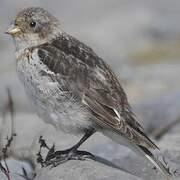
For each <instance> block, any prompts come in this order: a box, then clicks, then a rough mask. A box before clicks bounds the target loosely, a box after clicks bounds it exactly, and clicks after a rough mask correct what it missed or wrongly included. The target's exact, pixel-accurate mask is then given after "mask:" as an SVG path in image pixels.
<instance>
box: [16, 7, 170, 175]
mask: <svg viewBox="0 0 180 180" xmlns="http://www.w3.org/2000/svg"><path fill="white" fill-rule="evenodd" d="M34 23H35V24H36V25H35V26H34ZM15 25H16V26H18V27H19V28H20V31H19V32H18V33H15V34H13V36H14V40H15V44H16V59H17V72H18V75H19V77H20V79H21V81H22V82H23V83H24V86H25V89H26V92H27V94H28V96H29V97H30V99H31V101H32V102H33V104H34V106H35V109H36V111H37V113H38V114H39V116H40V117H41V118H42V119H43V120H44V121H46V122H47V123H51V124H53V125H54V126H55V127H56V128H57V129H61V130H63V131H64V132H68V133H72V134H75V135H76V134H82V133H85V132H86V130H88V129H92V128H93V129H95V130H96V131H101V132H102V133H104V134H105V135H107V136H109V137H111V138H112V139H113V140H115V141H117V142H120V143H122V144H125V145H128V146H129V147H131V148H132V149H133V150H135V151H136V152H137V151H138V152H140V153H141V154H143V155H144V156H146V157H147V158H148V159H150V160H151V161H152V162H153V163H154V165H155V166H156V167H157V168H159V170H160V171H162V172H163V173H165V174H166V175H167V174H169V172H168V171H167V170H166V168H165V167H164V166H163V165H162V164H161V163H160V162H159V161H158V160H156V159H155V158H154V156H153V155H152V154H151V152H150V151H149V150H148V149H149V148H153V149H156V148H157V146H156V145H155V144H154V143H153V142H152V141H151V140H150V139H149V138H148V137H147V136H146V135H145V133H144V132H143V129H142V127H141V125H140V124H139V123H138V122H137V121H136V116H135V115H134V114H133V112H132V111H131V107H130V105H129V103H128V101H127V98H126V94H125V92H124V90H123V89H122V87H121V85H120V83H119V80H118V79H117V76H116V75H115V74H114V72H113V71H112V69H111V68H110V66H109V65H107V64H106V63H105V62H104V61H103V60H102V59H101V58H100V57H99V56H98V55H97V54H96V53H95V52H94V51H93V50H92V49H91V48H89V47H88V46H86V45H85V44H83V43H82V42H80V41H79V40H77V39H76V38H74V37H72V36H70V35H68V34H67V33H65V32H63V31H62V30H61V28H60V24H59V22H58V21H57V19H56V18H55V17H53V16H52V15H50V14H49V13H48V12H47V11H45V10H43V9H41V8H28V9H25V10H23V11H22V12H20V13H19V14H18V16H17V17H16V20H15ZM28 25H30V27H28V28H27V26H28ZM31 25H33V26H34V27H31ZM26 29H27V30H26Z"/></svg>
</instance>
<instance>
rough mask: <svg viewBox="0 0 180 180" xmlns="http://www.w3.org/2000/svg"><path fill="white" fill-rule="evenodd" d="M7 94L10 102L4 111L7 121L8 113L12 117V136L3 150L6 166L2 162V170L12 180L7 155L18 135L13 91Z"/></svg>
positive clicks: (0, 165)
mask: <svg viewBox="0 0 180 180" xmlns="http://www.w3.org/2000/svg"><path fill="white" fill-rule="evenodd" d="M7 94H8V100H7V103H6V104H5V108H4V111H3V119H5V117H6V115H7V113H10V116H11V136H10V138H9V137H7V143H6V145H5V147H4V148H3V149H2V153H3V157H2V158H3V161H4V166H3V165H2V163H1V162H0V170H1V171H2V173H3V174H4V175H5V176H6V177H7V179H8V180H11V177H10V170H9V167H8V165H7V162H6V159H7V157H8V155H7V152H8V149H9V148H10V147H11V144H12V141H13V138H14V136H16V133H15V132H14V103H13V99H12V95H11V91H10V89H9V88H7Z"/></svg>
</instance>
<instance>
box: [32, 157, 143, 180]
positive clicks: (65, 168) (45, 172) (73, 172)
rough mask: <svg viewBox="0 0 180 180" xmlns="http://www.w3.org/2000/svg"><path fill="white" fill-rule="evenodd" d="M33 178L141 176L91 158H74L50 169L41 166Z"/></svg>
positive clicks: (76, 179)
mask: <svg viewBox="0 0 180 180" xmlns="http://www.w3.org/2000/svg"><path fill="white" fill-rule="evenodd" d="M34 180H141V178H139V177H135V176H133V175H130V174H128V173H125V172H123V171H120V170H118V169H115V168H112V167H110V166H106V165H103V164H101V163H98V162H95V161H92V160H86V161H77V160H76V161H68V162H67V163H64V164H61V165H59V166H58V167H54V168H52V169H51V168H49V167H47V168H42V169H40V170H39V171H38V172H37V176H36V178H35V179H34Z"/></svg>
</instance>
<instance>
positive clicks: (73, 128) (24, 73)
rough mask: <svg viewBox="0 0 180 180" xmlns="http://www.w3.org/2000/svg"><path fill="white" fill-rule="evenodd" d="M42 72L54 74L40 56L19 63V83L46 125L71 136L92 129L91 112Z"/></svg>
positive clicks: (21, 60)
mask: <svg viewBox="0 0 180 180" xmlns="http://www.w3.org/2000/svg"><path fill="white" fill-rule="evenodd" d="M41 70H43V71H46V72H48V73H52V72H49V70H48V69H47V67H46V66H45V65H43V64H42V63H41V62H40V60H39V58H38V57H37V55H36V52H34V53H33V54H32V58H31V59H27V58H26V59H25V58H24V59H23V58H21V59H18V60H17V73H18V76H19V79H20V80H21V82H22V83H23V85H24V87H25V91H26V93H27V95H28V97H29V99H30V100H31V101H32V104H33V106H34V109H35V111H36V112H37V114H38V115H39V116H40V117H41V118H42V119H43V120H44V121H45V122H47V123H50V124H52V125H54V126H55V127H56V128H57V129H61V130H62V131H64V132H67V133H72V134H78V133H82V132H83V131H84V129H87V128H90V127H91V126H92V123H91V121H90V120H89V119H90V112H89V111H88V110H87V109H86V108H85V107H84V106H83V105H82V104H81V102H77V100H75V99H74V98H73V97H71V96H70V94H68V93H67V92H66V93H65V92H63V91H61V90H60V88H59V87H60V86H61V85H60V84H59V83H58V82H54V81H52V79H51V78H50V77H49V76H42V74H41Z"/></svg>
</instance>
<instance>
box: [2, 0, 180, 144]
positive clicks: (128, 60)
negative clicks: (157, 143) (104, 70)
mask: <svg viewBox="0 0 180 180" xmlns="http://www.w3.org/2000/svg"><path fill="white" fill-rule="evenodd" d="M28 6H40V7H43V8H45V9H47V10H48V11H50V12H51V13H52V14H54V15H55V16H56V17H57V18H58V19H59V20H60V22H61V25H62V28H63V29H64V30H65V31H66V32H68V33H70V34H71V35H73V36H75V37H76V38H78V39H80V40H81V41H83V42H84V43H86V44H88V45H89V46H90V47H92V48H93V49H94V50H95V51H96V52H97V54H98V55H99V56H101V57H102V58H104V60H105V61H106V62H107V63H109V64H110V65H111V66H112V67H113V69H114V70H115V72H116V73H117V75H118V76H119V79H120V80H121V82H122V85H123V87H124V89H125V91H126V93H127V94H128V98H129V101H130V103H131V104H132V106H133V109H134V111H135V112H136V113H137V114H138V117H139V121H141V122H142V124H143V126H144V127H145V130H146V131H147V132H148V133H150V134H151V135H152V136H153V137H156V135H154V134H156V133H157V132H159V128H160V129H163V128H167V127H171V125H172V124H173V125H172V128H171V129H170V132H171V133H173V132H175V133H176V132H178V131H179V130H178V129H179V128H180V126H179V127H178V122H179V117H180V111H179V108H180V83H179V78H180V22H179V20H180V1H179V0H158V1H157V0H133V1H131V0H111V1H110V0H76V1H73V0H51V1H49V0H13V1H11V0H0V61H1V65H0V83H1V85H0V102H2V103H0V111H2V110H3V107H4V103H3V102H5V101H6V99H7V93H6V87H7V86H8V87H10V89H11V92H12V97H13V100H14V103H15V109H16V114H17V117H18V115H19V119H21V121H20V122H21V123H20V124H21V125H20V127H24V125H22V123H23V122H24V121H25V120H26V122H27V124H26V126H27V127H31V125H30V122H34V121H33V119H36V120H37V119H38V118H37V117H36V116H34V115H32V114H33V112H32V110H31V109H32V108H30V105H29V102H28V101H27V99H26V96H25V93H24V90H23V87H22V86H21V84H20V83H19V80H18V79H17V77H16V73H15V58H14V46H13V42H12V39H11V38H10V37H8V36H7V35H5V34H4V32H5V31H6V29H7V27H8V26H9V24H10V23H11V22H12V20H13V18H14V17H15V15H16V14H17V12H19V11H20V10H22V9H23V8H25V7H28ZM22 114H23V116H21V115H22ZM29 120H30V121H29ZM36 120H35V122H36ZM37 121H39V120H37ZM36 123H37V122H36ZM36 123H35V124H36ZM41 126H42V124H41ZM174 126H176V127H175V128H174ZM32 127H36V128H37V129H38V127H37V126H32ZM36 128H35V129H36ZM24 131H25V132H26V133H27V130H24ZM160 131H161V130H160ZM20 133H21V132H20ZM158 135H159V134H158ZM28 137H29V136H28ZM22 141H23V140H22Z"/></svg>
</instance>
